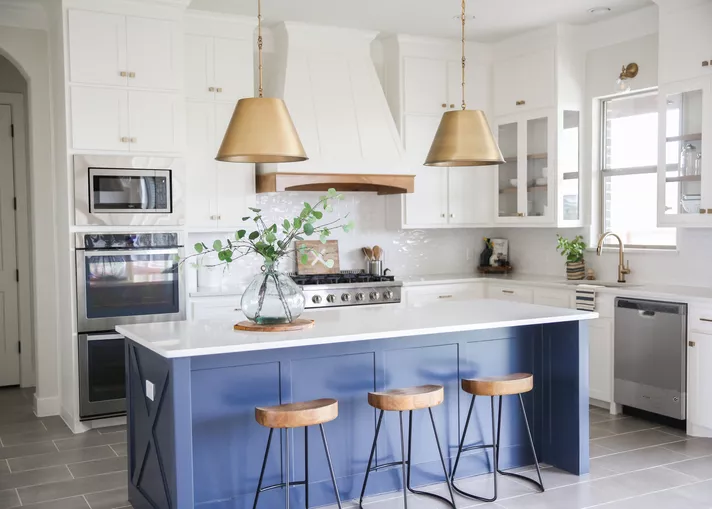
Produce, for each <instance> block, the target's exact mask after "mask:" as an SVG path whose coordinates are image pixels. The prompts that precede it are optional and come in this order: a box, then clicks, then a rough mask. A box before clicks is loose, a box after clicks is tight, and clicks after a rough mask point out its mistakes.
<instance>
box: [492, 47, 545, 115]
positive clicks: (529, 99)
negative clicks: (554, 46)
mask: <svg viewBox="0 0 712 509" xmlns="http://www.w3.org/2000/svg"><path fill="white" fill-rule="evenodd" d="M555 94H556V66H555V60H554V51H553V50H543V51H538V52H536V53H530V54H528V55H522V56H519V57H515V58H512V59H508V60H502V61H498V62H496V63H495V65H494V109H495V111H494V113H495V115H497V116H500V115H508V114H510V113H516V112H518V111H529V110H534V109H539V108H548V107H551V106H554V102H555ZM518 101H524V104H519V105H518V104H517V102H518Z"/></svg>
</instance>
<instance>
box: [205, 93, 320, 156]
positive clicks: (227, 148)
mask: <svg viewBox="0 0 712 509" xmlns="http://www.w3.org/2000/svg"><path fill="white" fill-rule="evenodd" d="M215 159H217V160H218V161H225V162H229V163H293V162H297V161H305V160H306V159H307V155H306V153H305V152H304V147H303V146H302V142H301V141H300V140H299V135H298V134H297V130H296V129H295V128H294V124H293V123H292V118H291V117H290V116H289V111H287V105H286V104H284V101H283V100H282V99H275V98H272V97H251V98H247V99H240V100H239V101H238V102H237V106H236V107H235V111H234V112H233V114H232V119H230V124H229V125H228V128H227V131H225V137H224V138H223V141H222V145H220V150H218V155H217V157H216V158H215Z"/></svg>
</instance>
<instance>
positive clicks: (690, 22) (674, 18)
mask: <svg viewBox="0 0 712 509" xmlns="http://www.w3.org/2000/svg"><path fill="white" fill-rule="evenodd" d="M698 3H700V4H701V5H696V6H693V7H684V6H682V7H681V8H679V9H669V10H668V11H666V12H665V15H664V16H661V17H660V42H659V48H660V60H659V61H660V64H659V65H660V74H659V76H660V84H664V83H674V82H677V81H683V80H687V79H690V78H695V77H701V76H712V65H707V66H703V65H702V62H709V60H710V59H712V30H710V20H711V19H712V3H709V2H698Z"/></svg>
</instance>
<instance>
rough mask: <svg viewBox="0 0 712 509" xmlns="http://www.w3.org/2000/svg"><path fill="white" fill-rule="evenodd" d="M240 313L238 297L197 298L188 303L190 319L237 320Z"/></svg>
mask: <svg viewBox="0 0 712 509" xmlns="http://www.w3.org/2000/svg"><path fill="white" fill-rule="evenodd" d="M239 313H240V296H239V295H230V296H225V297H199V298H197V299H192V300H191V301H190V319H192V320H212V319H216V318H220V319H237V318H238V315H239Z"/></svg>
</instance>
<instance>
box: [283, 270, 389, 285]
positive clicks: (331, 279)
mask: <svg viewBox="0 0 712 509" xmlns="http://www.w3.org/2000/svg"><path fill="white" fill-rule="evenodd" d="M291 277H292V279H293V280H294V282H295V283H297V284H298V285H299V286H311V285H343V284H352V283H382V282H393V281H395V277H394V276H374V275H371V274H366V273H365V272H360V273H355V272H339V273H337V274H292V275H291Z"/></svg>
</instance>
